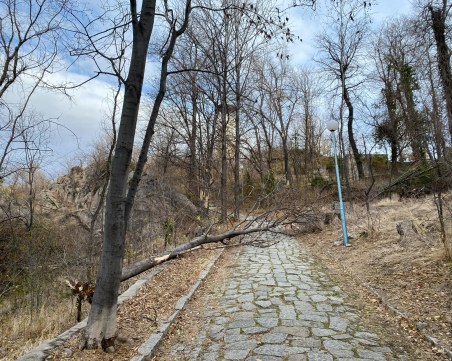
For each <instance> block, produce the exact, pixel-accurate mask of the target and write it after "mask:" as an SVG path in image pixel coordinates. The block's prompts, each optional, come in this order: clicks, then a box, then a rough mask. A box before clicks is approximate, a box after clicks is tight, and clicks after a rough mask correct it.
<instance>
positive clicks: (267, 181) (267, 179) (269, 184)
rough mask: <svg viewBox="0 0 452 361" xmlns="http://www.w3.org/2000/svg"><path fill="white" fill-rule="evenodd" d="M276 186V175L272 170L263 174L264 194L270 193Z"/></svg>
mask: <svg viewBox="0 0 452 361" xmlns="http://www.w3.org/2000/svg"><path fill="white" fill-rule="evenodd" d="M275 187H276V177H275V174H274V173H273V171H272V170H270V171H269V172H268V173H267V174H265V175H264V191H265V194H267V195H268V194H270V193H272V192H273V191H274V190H275Z"/></svg>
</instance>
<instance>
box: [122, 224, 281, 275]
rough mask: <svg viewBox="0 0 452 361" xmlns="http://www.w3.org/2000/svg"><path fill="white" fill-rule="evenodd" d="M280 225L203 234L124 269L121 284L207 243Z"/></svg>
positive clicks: (248, 226) (248, 227)
mask: <svg viewBox="0 0 452 361" xmlns="http://www.w3.org/2000/svg"><path fill="white" fill-rule="evenodd" d="M281 224H282V223H281V222H280V221H274V222H269V223H268V224H267V225H265V226H260V227H253V228H251V227H250V224H248V225H246V226H245V227H244V228H240V229H237V228H236V229H232V230H229V231H227V232H224V233H221V234H218V235H209V234H208V233H207V232H206V233H205V234H203V235H201V236H199V237H196V238H194V239H192V240H191V241H189V242H187V243H184V244H181V245H179V246H177V247H176V248H174V249H173V250H171V251H168V252H164V253H162V254H161V255H158V256H155V257H152V258H148V259H145V260H143V261H140V262H137V263H135V264H133V265H131V266H129V267H127V268H125V269H124V270H123V272H122V276H121V282H122V281H126V280H128V279H129V278H132V277H134V276H136V275H139V274H140V273H143V272H145V271H147V270H148V269H150V268H152V267H155V266H157V265H159V264H162V263H164V262H166V261H169V260H170V259H173V258H176V257H177V256H180V255H181V254H182V253H185V252H187V251H189V250H192V249H194V248H197V247H199V246H201V245H204V244H208V243H217V242H222V241H225V240H227V239H231V238H234V237H237V236H243V235H246V234H250V233H256V232H264V231H268V230H270V229H272V228H275V227H277V226H279V225H281Z"/></svg>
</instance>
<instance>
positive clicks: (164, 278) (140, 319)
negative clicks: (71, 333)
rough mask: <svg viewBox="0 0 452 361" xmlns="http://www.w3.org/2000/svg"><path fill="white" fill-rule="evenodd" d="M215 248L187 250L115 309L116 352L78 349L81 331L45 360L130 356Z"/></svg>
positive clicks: (165, 316) (80, 342)
mask: <svg viewBox="0 0 452 361" xmlns="http://www.w3.org/2000/svg"><path fill="white" fill-rule="evenodd" d="M216 252H217V251H214V250H207V249H205V250H196V251H193V252H190V253H186V254H185V255H183V256H182V257H180V258H179V259H177V260H174V261H171V262H172V264H171V265H170V266H169V267H167V268H166V269H165V270H163V271H162V272H161V273H159V274H158V275H157V276H155V277H154V278H152V279H151V280H150V281H149V282H148V283H147V284H146V285H145V286H143V287H142V288H141V290H140V291H139V293H138V295H137V296H135V297H134V298H132V299H130V300H128V301H126V302H124V303H123V304H122V305H121V306H120V307H119V311H118V341H119V342H118V343H117V345H115V352H114V353H112V354H110V353H105V352H104V351H102V350H84V351H81V350H80V346H81V345H82V343H83V340H82V336H83V335H82V333H79V334H77V336H76V337H73V338H72V339H70V340H68V341H67V342H66V343H65V344H64V345H62V346H61V347H59V348H57V349H56V350H55V351H54V352H53V353H52V355H51V356H50V357H49V358H48V360H77V361H78V360H90V361H91V360H104V361H107V360H115V361H122V360H130V359H131V358H132V357H133V356H134V355H136V354H137V353H136V350H137V348H138V347H139V346H140V345H141V344H142V343H143V342H144V341H145V340H146V339H147V338H148V337H149V336H150V335H151V333H153V332H154V331H155V330H156V328H157V325H158V323H159V322H161V321H164V320H166V319H167V318H168V317H169V316H170V315H171V314H172V313H173V311H174V306H175V304H176V302H177V300H178V299H179V298H180V297H181V296H183V295H185V294H186V293H187V292H188V290H189V289H190V287H191V286H192V285H193V284H194V283H195V281H196V280H197V279H198V277H199V274H200V273H201V271H202V270H203V269H205V267H206V266H207V265H208V264H209V263H210V262H211V261H212V259H213V257H214V255H215V254H216Z"/></svg>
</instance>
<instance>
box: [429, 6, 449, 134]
mask: <svg viewBox="0 0 452 361" xmlns="http://www.w3.org/2000/svg"><path fill="white" fill-rule="evenodd" d="M447 6H448V5H447V0H443V7H442V9H438V8H433V6H429V10H430V15H431V19H432V29H433V33H434V35H435V42H436V52H437V57H438V68H439V75H440V77H441V83H442V86H443V92H444V100H445V101H446V109H447V119H448V123H449V133H450V134H451V136H452V71H451V67H450V56H451V53H450V49H449V47H448V45H447V40H446V14H447ZM449 6H450V5H449Z"/></svg>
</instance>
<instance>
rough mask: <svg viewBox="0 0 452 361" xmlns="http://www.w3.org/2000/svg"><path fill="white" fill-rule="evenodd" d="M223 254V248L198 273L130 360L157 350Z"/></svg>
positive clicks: (142, 359) (147, 357) (143, 359)
mask: <svg viewBox="0 0 452 361" xmlns="http://www.w3.org/2000/svg"><path fill="white" fill-rule="evenodd" d="M222 254H223V250H221V252H219V253H218V254H217V255H216V256H215V258H214V259H213V260H212V261H211V262H210V264H209V265H208V266H207V267H206V268H205V269H204V270H203V271H202V272H201V273H200V274H199V278H198V280H197V281H196V282H195V283H194V284H193V285H192V286H191V288H190V290H189V291H188V293H187V294H186V295H184V296H182V297H181V298H179V300H178V301H177V302H176V306H175V310H174V312H173V313H172V314H171V316H169V317H168V319H166V321H163V322H162V323H161V325H160V326H159V327H158V329H157V331H156V332H154V333H153V334H151V335H150V336H149V338H148V339H147V340H146V341H145V342H143V343H142V344H141V346H140V347H139V348H138V355H135V356H133V357H132V358H131V359H130V361H146V360H150V359H151V358H152V357H153V356H154V353H155V351H156V350H157V347H158V346H159V345H160V343H161V342H162V340H163V338H164V337H165V336H166V335H167V334H168V331H169V329H170V327H171V325H172V324H173V322H174V320H175V319H176V317H177V316H178V315H179V313H180V312H181V311H183V310H184V309H185V307H186V306H187V304H188V301H190V299H191V298H192V297H193V295H194V294H195V292H196V291H197V289H198V288H199V286H200V285H201V284H202V282H203V281H204V280H205V278H206V277H207V275H208V274H209V273H210V271H211V270H212V268H213V267H214V266H215V264H216V263H217V261H218V260H219V259H220V257H221V255H222Z"/></svg>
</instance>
